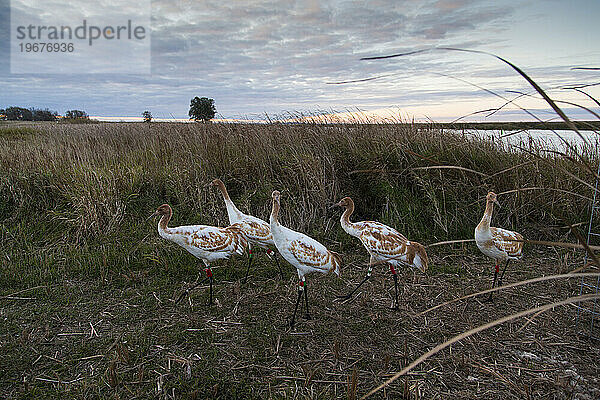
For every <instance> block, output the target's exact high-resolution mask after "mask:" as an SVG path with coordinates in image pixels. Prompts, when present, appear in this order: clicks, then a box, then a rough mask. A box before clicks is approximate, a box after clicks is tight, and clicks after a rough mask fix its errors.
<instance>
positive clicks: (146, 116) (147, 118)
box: [142, 110, 152, 122]
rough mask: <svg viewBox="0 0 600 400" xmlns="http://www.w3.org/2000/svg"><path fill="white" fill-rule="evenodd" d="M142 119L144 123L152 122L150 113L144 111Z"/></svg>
mask: <svg viewBox="0 0 600 400" xmlns="http://www.w3.org/2000/svg"><path fill="white" fill-rule="evenodd" d="M142 117H144V122H152V113H151V112H150V111H148V110H146V111H144V112H143V113H142Z"/></svg>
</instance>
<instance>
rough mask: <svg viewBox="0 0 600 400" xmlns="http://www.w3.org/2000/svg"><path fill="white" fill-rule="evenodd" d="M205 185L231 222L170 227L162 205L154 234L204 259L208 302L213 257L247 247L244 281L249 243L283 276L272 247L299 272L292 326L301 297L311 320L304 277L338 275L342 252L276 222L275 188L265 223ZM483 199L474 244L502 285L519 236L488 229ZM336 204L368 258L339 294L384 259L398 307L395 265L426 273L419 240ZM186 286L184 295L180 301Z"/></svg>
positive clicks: (350, 205) (518, 253)
mask: <svg viewBox="0 0 600 400" xmlns="http://www.w3.org/2000/svg"><path fill="white" fill-rule="evenodd" d="M207 186H214V187H216V188H218V189H219V190H220V191H221V194H222V195H223V200H224V201H225V206H226V208H227V215H228V218H229V224H230V225H229V226H228V227H226V228H220V227H215V226H207V225H190V226H179V227H176V228H170V227H169V226H168V224H169V221H170V220H171V217H172V215H173V211H172V209H171V207H170V206H169V205H168V204H163V205H162V206H160V207H159V208H158V209H157V210H156V212H155V213H154V214H153V215H152V217H154V216H156V215H159V216H161V218H160V220H159V222H158V233H159V235H160V236H161V237H163V238H164V239H167V240H170V241H172V242H174V243H177V244H178V245H180V246H181V247H183V248H184V249H186V250H187V251H188V252H190V253H191V254H192V255H194V256H195V257H196V258H198V259H199V260H201V261H202V262H203V263H204V272H205V273H206V279H207V280H208V281H209V283H210V286H209V304H212V286H213V274H212V270H211V264H212V263H214V262H215V261H217V260H221V259H227V258H229V257H231V256H232V255H235V254H239V255H242V254H243V253H244V252H245V251H248V255H249V259H248V265H247V267H246V275H245V278H244V280H246V279H247V277H248V272H249V270H250V265H251V263H252V256H253V253H252V247H258V248H261V249H264V250H266V252H267V255H269V257H271V258H272V259H274V260H275V263H276V264H277V267H278V269H279V273H280V275H281V277H282V279H283V271H282V270H281V265H280V263H279V260H278V258H277V255H276V254H275V253H274V251H273V249H272V248H273V247H274V248H275V249H276V250H277V251H278V252H279V254H280V255H281V257H283V258H284V259H285V260H286V261H287V262H288V263H290V264H291V265H293V266H294V267H295V268H296V270H297V272H298V278H299V285H298V297H297V299H296V304H295V307H294V313H293V314H292V318H291V321H290V325H291V326H292V327H293V326H294V323H295V320H296V313H297V311H298V305H299V304H300V302H301V301H302V297H303V295H304V304H305V309H306V314H305V318H306V319H310V312H309V308H308V291H307V289H308V288H307V284H306V278H305V275H306V274H309V273H311V272H320V273H325V274H326V273H331V272H333V273H335V274H336V275H338V276H339V275H340V271H341V264H342V259H341V255H340V254H338V253H336V252H334V251H331V250H329V249H327V247H325V246H324V245H323V244H321V243H319V242H318V241H316V240H315V239H313V238H311V237H309V236H308V235H305V234H303V233H301V232H296V231H294V230H292V229H290V228H287V227H285V226H283V225H282V224H281V223H280V222H279V210H280V208H281V193H280V192H279V191H277V190H275V191H274V192H273V195H272V210H271V215H270V218H269V222H266V221H263V220H262V219H260V218H257V217H254V216H252V215H248V214H244V213H242V212H241V211H240V210H238V208H237V207H236V206H235V204H234V203H233V201H231V198H230V197H229V194H228V193H227V189H226V187H225V184H224V183H223V182H222V181H221V180H220V179H215V180H213V181H212V182H211V183H209V184H208V185H207ZM486 200H487V202H486V208H485V212H484V214H483V217H482V218H481V222H480V223H479V225H477V227H476V229H475V242H476V243H477V247H478V248H479V249H480V250H481V252H482V253H483V254H485V255H487V256H488V257H490V258H492V259H494V260H495V262H496V267H495V272H494V280H493V282H492V288H493V287H494V286H495V285H496V283H498V285H502V279H503V277H504V273H505V272H506V268H507V267H508V263H509V262H510V261H511V260H517V259H520V258H521V257H522V254H523V241H522V240H523V236H521V235H520V234H519V233H516V232H512V231H508V230H505V229H501V228H494V227H490V221H491V218H492V212H493V209H494V204H496V205H499V204H498V201H497V199H496V194H495V193H493V192H490V193H488V195H487V198H486ZM336 206H338V207H342V208H344V212H343V214H342V216H341V218H340V223H341V226H342V228H343V229H344V231H346V233H348V234H349V235H351V236H354V237H356V238H358V239H359V240H360V241H361V243H362V244H363V246H364V247H365V249H366V250H367V252H368V253H369V256H370V261H369V267H368V271H367V275H366V276H365V278H364V279H363V280H362V281H361V282H360V283H359V284H358V285H357V286H356V287H355V288H354V290H352V291H351V292H350V293H348V294H347V295H345V296H339V297H341V298H344V299H348V298H350V297H351V296H352V295H353V294H354V293H355V292H356V291H357V290H358V288H360V287H361V286H362V285H363V284H364V283H365V282H366V281H367V280H368V279H369V277H370V276H371V273H372V271H373V265H375V264H379V263H387V264H388V265H389V267H390V271H391V273H392V277H393V279H394V291H395V298H394V305H393V308H395V309H397V308H398V275H397V272H396V268H397V267H399V266H401V265H406V266H411V267H414V268H417V269H419V270H420V271H422V272H425V271H426V270H427V267H428V262H429V260H428V257H427V253H426V251H425V247H424V246H423V245H422V244H420V243H417V242H414V241H410V240H408V239H407V238H406V237H404V236H403V235H402V234H400V233H399V232H398V231H396V230H395V229H394V228H392V227H389V226H387V225H384V224H382V223H380V222H375V221H361V222H351V221H350V216H351V215H352V213H353V212H354V202H353V201H352V199H351V198H350V197H345V198H343V199H342V200H340V201H339V202H338V203H336V204H334V205H333V206H332V207H336ZM501 262H506V264H505V266H504V269H503V270H502V274H501V275H500V277H499V279H498V274H499V263H501ZM201 273H202V271H201V270H200V273H199V275H198V279H197V280H196V285H194V286H193V287H195V286H197V282H198V280H199V279H200V275H201ZM193 287H192V288H193ZM190 289H191V288H190ZM190 289H188V290H186V291H185V292H184V293H182V295H181V296H180V297H179V299H178V301H179V300H181V298H183V296H184V295H185V294H187V293H188V292H189V290H190ZM491 299H492V295H491V293H490V297H489V300H491Z"/></svg>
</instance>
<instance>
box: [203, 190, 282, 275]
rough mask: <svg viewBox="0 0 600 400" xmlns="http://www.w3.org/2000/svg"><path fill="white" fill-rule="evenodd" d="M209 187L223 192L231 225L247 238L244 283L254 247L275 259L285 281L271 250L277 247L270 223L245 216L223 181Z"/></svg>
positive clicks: (277, 261) (276, 259)
mask: <svg viewBox="0 0 600 400" xmlns="http://www.w3.org/2000/svg"><path fill="white" fill-rule="evenodd" d="M207 186H215V187H217V188H218V189H219V190H220V191H221V194H222V195H223V200H224V201H225V207H227V217H228V218H229V224H230V225H233V224H235V225H237V226H239V227H240V229H241V230H242V232H243V233H244V236H246V239H247V240H248V267H247V268H246V276H245V277H244V281H246V279H248V272H249V271H250V264H251V263H252V257H253V254H252V246H257V247H260V248H261V249H265V250H266V252H267V255H268V256H269V257H274V258H275V263H276V264H277V268H278V269H279V274H280V275H281V279H283V271H282V270H281V265H280V264H279V259H278V258H277V255H276V254H275V252H274V251H273V250H271V248H270V247H275V243H274V242H273V235H271V226H270V225H269V223H267V222H266V221H263V220H262V219H260V218H257V217H255V216H252V215H248V214H244V213H243V212H241V211H240V210H238V208H237V207H236V206H235V204H234V203H233V201H231V198H230V197H229V193H227V188H226V187H225V184H224V183H223V181H222V180H220V179H214V180H213V181H212V182H211V183H209V184H208V185H207Z"/></svg>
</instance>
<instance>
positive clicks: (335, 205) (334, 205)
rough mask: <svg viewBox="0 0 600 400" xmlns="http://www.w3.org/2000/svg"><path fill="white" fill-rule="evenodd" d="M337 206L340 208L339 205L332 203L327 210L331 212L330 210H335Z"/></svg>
mask: <svg viewBox="0 0 600 400" xmlns="http://www.w3.org/2000/svg"><path fill="white" fill-rule="evenodd" d="M339 206H340V203H333V204H332V205H330V206H329V209H330V210H331V209H332V208H336V207H339Z"/></svg>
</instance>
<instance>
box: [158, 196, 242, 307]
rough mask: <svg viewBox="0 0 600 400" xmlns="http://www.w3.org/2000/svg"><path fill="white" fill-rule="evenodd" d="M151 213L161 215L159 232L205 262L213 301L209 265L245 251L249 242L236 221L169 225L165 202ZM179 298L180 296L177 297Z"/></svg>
mask: <svg viewBox="0 0 600 400" xmlns="http://www.w3.org/2000/svg"><path fill="white" fill-rule="evenodd" d="M154 215H160V216H161V218H160V220H159V222H158V234H159V235H160V236H161V237H162V238H164V239H167V240H170V241H172V242H174V243H177V244H178V245H179V246H181V247H183V248H184V249H185V250H187V251H188V252H189V253H191V254H192V255H193V256H194V257H196V258H198V259H200V260H201V261H202V262H203V263H204V265H205V266H206V275H207V277H208V278H209V280H210V282H211V286H210V302H211V303H212V270H211V268H210V265H211V264H212V263H213V262H215V261H217V260H222V259H227V258H229V257H231V256H232V255H234V254H240V255H241V254H244V250H245V248H246V247H247V245H248V243H247V240H246V238H245V237H244V235H243V234H242V232H241V229H240V228H239V226H237V225H231V226H228V227H226V228H220V227H216V226H207V225H187V226H178V227H174V228H169V226H168V224H169V221H170V220H171V217H172V216H173V210H172V209H171V207H170V206H169V205H168V204H163V205H162V206H160V207H158V209H157V210H156V212H155V213H154V214H153V216H154ZM180 299H181V297H180Z"/></svg>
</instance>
